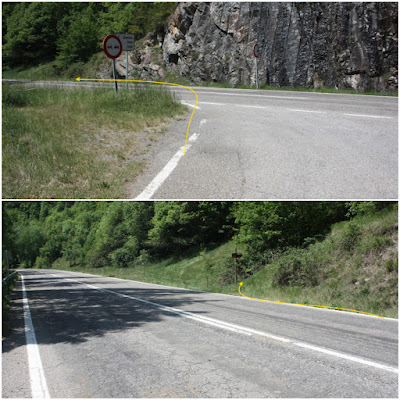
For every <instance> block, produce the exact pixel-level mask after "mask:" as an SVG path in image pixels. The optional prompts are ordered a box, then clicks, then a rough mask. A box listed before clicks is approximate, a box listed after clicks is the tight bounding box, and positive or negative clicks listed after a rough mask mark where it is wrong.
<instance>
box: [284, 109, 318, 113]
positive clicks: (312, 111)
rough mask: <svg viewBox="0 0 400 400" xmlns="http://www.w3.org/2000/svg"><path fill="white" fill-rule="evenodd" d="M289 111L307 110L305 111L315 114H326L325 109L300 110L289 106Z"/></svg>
mask: <svg viewBox="0 0 400 400" xmlns="http://www.w3.org/2000/svg"><path fill="white" fill-rule="evenodd" d="M287 110H288V111H295V112H305V113H315V114H325V111H315V110H299V109H296V108H288V109H287Z"/></svg>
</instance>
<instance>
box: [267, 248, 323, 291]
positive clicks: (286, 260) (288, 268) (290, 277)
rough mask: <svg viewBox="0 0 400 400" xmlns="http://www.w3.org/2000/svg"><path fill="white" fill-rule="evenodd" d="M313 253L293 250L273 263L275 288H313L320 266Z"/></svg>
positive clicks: (316, 281)
mask: <svg viewBox="0 0 400 400" xmlns="http://www.w3.org/2000/svg"><path fill="white" fill-rule="evenodd" d="M318 264H319V262H318V258H317V256H316V254H315V252H312V251H310V250H308V251H305V250H303V249H293V250H290V251H288V252H287V253H285V255H284V256H282V257H281V258H279V260H278V261H276V262H275V263H274V271H275V273H274V277H273V284H275V285H277V286H302V287H306V286H315V285H317V283H318V273H319V271H320V265H318Z"/></svg>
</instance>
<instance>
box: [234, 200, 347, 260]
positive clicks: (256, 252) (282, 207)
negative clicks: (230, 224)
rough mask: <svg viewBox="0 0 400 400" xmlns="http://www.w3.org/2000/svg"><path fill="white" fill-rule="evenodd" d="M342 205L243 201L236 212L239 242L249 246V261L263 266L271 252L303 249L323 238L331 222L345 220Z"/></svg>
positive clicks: (271, 254)
mask: <svg viewBox="0 0 400 400" xmlns="http://www.w3.org/2000/svg"><path fill="white" fill-rule="evenodd" d="M345 214H346V207H345V205H344V203H341V202H272V201H269V202H246V203H245V202H243V203H238V204H237V205H236V207H235V210H234V215H235V217H236V223H237V224H238V225H239V230H238V233H237V236H236V237H237V240H238V241H239V242H240V243H242V244H244V245H246V247H247V251H248V254H249V257H250V259H251V260H252V261H253V262H254V263H255V264H259V265H262V263H264V264H265V263H266V262H268V261H269V260H270V259H271V257H273V255H274V252H271V250H277V251H281V250H284V249H286V248H287V247H291V246H297V247H298V246H304V245H307V244H309V243H312V242H313V241H315V240H317V239H319V238H321V237H323V235H324V234H325V233H327V232H328V231H329V229H330V226H331V224H332V223H334V222H337V221H341V220H343V219H344V218H345Z"/></svg>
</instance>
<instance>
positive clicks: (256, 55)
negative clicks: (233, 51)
mask: <svg viewBox="0 0 400 400" xmlns="http://www.w3.org/2000/svg"><path fill="white" fill-rule="evenodd" d="M253 54H254V59H255V63H256V87H257V89H258V63H257V59H258V58H259V57H260V48H259V47H258V44H257V43H256V44H255V45H254V46H253Z"/></svg>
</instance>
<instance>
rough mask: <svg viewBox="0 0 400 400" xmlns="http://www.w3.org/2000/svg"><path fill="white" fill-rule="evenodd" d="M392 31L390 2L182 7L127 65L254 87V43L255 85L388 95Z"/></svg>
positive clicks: (394, 76)
mask: <svg viewBox="0 0 400 400" xmlns="http://www.w3.org/2000/svg"><path fill="white" fill-rule="evenodd" d="M397 27H398V4H397V3H388V2H384V3H345V2H335V3H332V2H328V3H270V2H256V3H244V2H237V3H230V2H229V3H216V2H211V3H205V2H198V3H180V4H179V5H178V7H177V8H176V10H175V12H174V13H173V14H172V15H171V16H170V18H169V20H168V21H167V24H166V28H165V32H164V34H163V35H161V36H160V35H159V36H158V37H157V38H155V37H154V35H153V38H152V39H148V41H149V43H148V44H149V45H148V46H144V48H143V49H142V50H141V54H139V56H136V62H135V64H134V65H133V64H132V68H134V69H135V70H136V71H137V74H139V76H141V77H144V76H146V78H148V77H153V78H157V77H158V78H162V76H163V75H164V76H165V74H166V73H167V72H168V71H170V72H174V73H177V74H179V75H182V76H185V77H187V78H189V80H190V81H191V82H192V83H201V82H202V81H214V82H226V81H227V82H230V83H231V84H232V85H238V84H242V83H243V84H252V83H254V81H255V58H254V56H253V46H254V44H255V43H257V44H258V46H259V49H260V57H259V59H258V71H259V72H258V75H259V81H260V83H261V84H263V83H267V84H270V85H275V86H308V87H321V86H326V87H337V88H354V89H358V90H361V91H364V90H376V91H386V90H393V89H397V87H398V45H397V42H398V29H397ZM157 46H162V49H161V48H160V50H162V54H161V51H159V52H158V55H157V56H156V57H154V48H156V47H157ZM152 49H153V50H152ZM146 51H147V52H148V53H149V54H148V55H147V56H146ZM152 51H153V57H151V54H150V53H151V52H152ZM122 64H123V63H122V62H121V65H122Z"/></svg>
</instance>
